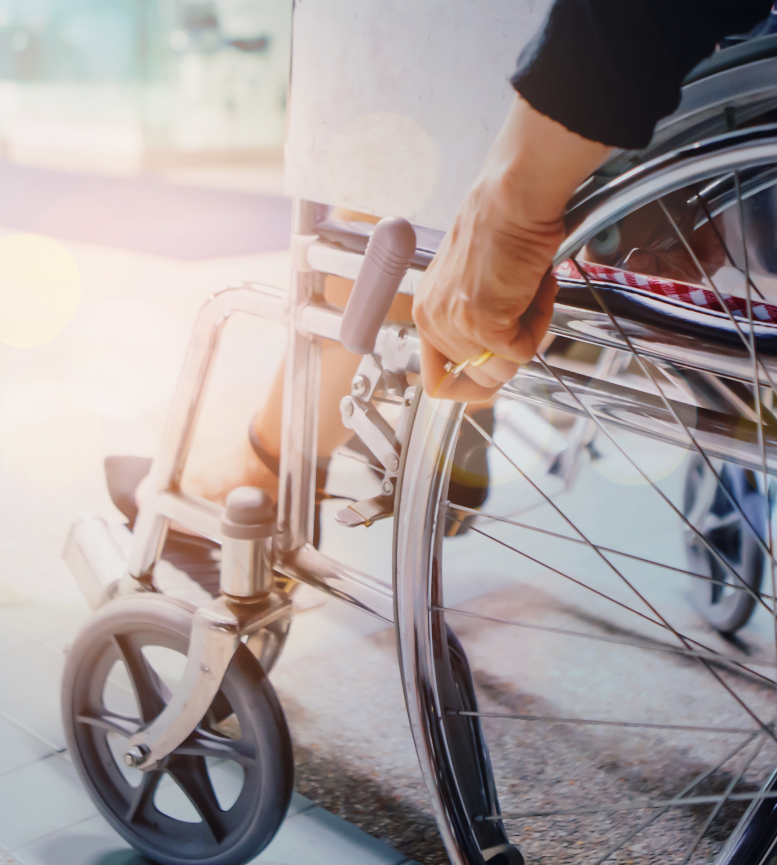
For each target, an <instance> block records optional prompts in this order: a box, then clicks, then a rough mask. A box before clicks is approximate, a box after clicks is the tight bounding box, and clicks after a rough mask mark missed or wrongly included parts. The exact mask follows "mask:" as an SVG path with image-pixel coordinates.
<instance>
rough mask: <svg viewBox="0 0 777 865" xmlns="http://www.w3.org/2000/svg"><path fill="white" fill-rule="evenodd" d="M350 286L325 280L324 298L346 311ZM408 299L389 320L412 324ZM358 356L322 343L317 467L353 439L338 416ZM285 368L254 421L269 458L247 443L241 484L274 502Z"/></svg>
mask: <svg viewBox="0 0 777 865" xmlns="http://www.w3.org/2000/svg"><path fill="white" fill-rule="evenodd" d="M352 287H353V282H352V281H351V280H347V279H342V278H340V277H332V276H330V277H327V280H326V286H325V297H326V300H327V302H328V303H330V304H332V305H333V306H338V307H344V306H345V304H346V303H347V302H348V297H349V295H350V293H351V289H352ZM412 303H413V302H412V298H411V297H409V296H408V295H399V296H398V297H397V298H396V299H395V300H394V303H393V304H392V305H391V309H390V310H389V315H388V318H389V320H390V321H408V322H409V321H411V311H412ZM361 359H362V358H361V356H360V355H357V354H352V353H351V352H349V351H347V350H346V349H345V348H343V346H342V345H340V343H338V342H330V341H329V340H326V341H325V342H324V345H323V347H322V351H321V389H320V392H319V409H318V450H317V453H318V458H319V465H322V464H323V463H325V461H326V460H327V459H328V458H329V457H330V456H331V455H332V453H333V452H334V451H335V450H336V449H337V448H338V447H340V445H343V444H345V442H346V441H348V439H349V438H350V437H351V436H352V435H353V433H352V432H351V430H348V429H346V428H345V427H344V426H343V423H342V420H341V418H340V400H341V399H342V398H343V397H344V396H347V395H348V394H349V393H350V392H351V381H352V379H353V377H354V374H355V373H356V369H357V367H358V366H359V363H360V361H361ZM284 371H285V367H284V365H283V364H281V367H280V369H279V370H278V372H277V374H276V376H275V381H274V382H273V386H272V388H271V389H270V393H269V395H268V398H267V401H266V402H265V404H264V407H263V408H262V409H261V411H259V413H258V414H257V415H256V416H255V417H254V420H253V422H252V423H253V434H254V436H255V440H258V442H259V443H260V445H261V448H262V449H263V450H264V451H266V452H267V454H268V455H269V457H270V459H269V460H266V462H263V461H262V459H261V458H260V457H259V456H257V454H256V452H255V450H254V448H253V447H251V446H250V444H249V448H248V450H249V452H248V453H247V459H246V480H245V483H247V484H251V485H253V486H260V487H262V489H265V490H267V492H269V493H270V494H271V495H272V496H273V497H274V498H275V497H276V496H277V489H278V478H277V475H276V474H274V472H273V469H275V467H276V466H275V465H272V466H268V465H267V464H266V463H267V462H270V463H276V462H277V459H278V455H279V454H280V449H281V411H282V406H283V377H284Z"/></svg>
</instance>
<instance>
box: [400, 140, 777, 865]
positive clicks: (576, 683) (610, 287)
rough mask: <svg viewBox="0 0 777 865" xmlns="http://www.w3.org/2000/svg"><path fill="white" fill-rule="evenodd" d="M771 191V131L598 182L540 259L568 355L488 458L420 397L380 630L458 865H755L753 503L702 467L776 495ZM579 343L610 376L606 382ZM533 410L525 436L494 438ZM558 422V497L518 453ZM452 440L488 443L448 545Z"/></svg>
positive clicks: (760, 812) (774, 624)
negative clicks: (732, 526) (705, 516)
mask: <svg viewBox="0 0 777 865" xmlns="http://www.w3.org/2000/svg"><path fill="white" fill-rule="evenodd" d="M775 190H777V129H775V128H768V129H767V128H761V129H758V130H751V131H749V132H746V133H742V134H741V135H733V136H730V137H726V138H724V139H721V140H719V141H715V142H709V143H705V144H702V145H699V146H696V147H694V148H689V149H688V150H687V151H684V152H680V153H675V154H671V155H670V156H667V157H665V158H662V159H660V160H657V161H656V162H655V163H652V164H649V165H647V166H645V167H644V169H640V170H637V171H635V172H633V173H632V174H631V175H629V176H627V177H625V178H622V179H620V180H616V181H614V182H613V183H612V184H611V185H610V186H609V187H605V188H604V189H603V190H601V191H599V192H596V193H594V195H593V196H592V198H591V199H590V200H588V201H587V202H584V204H583V205H581V212H579V213H578V214H577V222H578V226H579V227H578V228H577V229H576V230H575V231H573V232H572V234H571V235H570V238H569V241H568V242H567V244H566V246H565V247H564V249H563V250H562V252H561V254H560V257H559V260H558V264H559V265H560V266H561V265H562V262H563V261H567V264H566V265H564V266H561V267H560V269H559V270H558V271H557V273H558V279H559V283H560V291H559V295H558V302H557V312H556V315H555V316H554V323H553V325H552V328H551V329H552V330H553V331H555V332H556V333H557V334H558V335H559V336H560V337H561V338H557V340H556V341H555V342H554V343H553V344H551V345H550V346H549V348H547V350H546V351H545V353H544V354H543V355H542V356H538V357H537V358H535V360H534V362H532V363H531V364H529V365H527V367H526V368H524V369H523V370H521V371H519V373H518V375H517V377H516V379H515V380H514V381H513V382H511V383H509V384H508V385H506V386H505V387H504V388H503V389H502V391H501V393H500V395H499V400H500V402H501V403H502V408H500V405H499V404H498V405H497V410H496V415H497V417H498V418H500V417H501V418H505V417H510V416H511V415H510V411H509V410H507V409H509V408H510V406H513V405H516V404H517V405H519V406H520V411H519V412H514V413H513V414H514V416H515V417H517V418H518V421H517V422H516V421H513V422H512V426H510V424H506V423H505V424H501V425H500V423H497V427H496V430H495V432H494V434H493V436H492V435H489V434H488V433H487V431H485V430H483V429H482V428H479V427H478V426H477V423H476V421H474V420H473V419H472V418H471V417H470V416H469V415H467V414H465V413H464V411H463V407H462V406H460V405H455V404H453V403H450V402H445V401H436V400H434V399H431V398H429V397H427V396H425V395H419V396H418V398H417V401H416V405H415V410H414V411H415V415H414V419H413V421H412V426H411V429H410V433H409V437H408V441H407V444H406V446H405V448H404V452H403V465H402V467H401V484H400V486H399V489H398V492H397V496H398V499H397V510H396V521H395V584H396V585H395V604H396V628H397V639H398V647H399V652H400V656H401V667H402V674H403V682H404V687H405V696H406V700H407V705H408V713H409V717H410V722H411V729H412V731H413V735H414V738H415V742H416V749H417V751H418V755H419V759H420V762H421V766H422V770H423V773H424V777H425V780H426V784H427V787H428V790H429V793H430V798H431V802H432V806H433V808H434V810H435V815H436V818H437V821H438V825H439V827H440V831H441V834H442V837H443V841H444V843H445V845H446V849H447V851H448V853H449V856H450V859H451V861H452V863H454V865H483V863H485V862H487V863H490V865H508V863H516V862H520V861H521V856H523V857H524V858H525V860H526V861H527V863H529V865H531V863H534V862H553V863H554V865H555V863H565V862H570V863H572V862H574V863H575V865H578V863H590V865H602V863H605V862H608V863H623V865H632V863H639V865H642V863H655V862H662V863H672V865H686V863H702V862H705V863H706V862H713V861H714V862H717V863H721V865H723V863H726V865H729V863H731V865H764V863H766V862H767V861H769V860H770V857H771V856H772V855H773V851H774V849H775V846H776V845H777V780H775V778H777V775H775V768H776V767H777V681H776V679H777V676H776V675H775V671H776V668H777V657H776V654H775V646H776V641H777V615H775V601H774V570H775V557H774V553H773V549H774V547H773V539H772V537H771V531H770V520H769V519H768V502H767V501H766V498H765V496H762V495H760V494H759V495H757V497H755V498H752V499H751V500H748V501H747V502H746V506H743V502H744V501H745V499H746V498H747V497H746V496H745V497H743V495H740V493H742V492H743V491H742V490H738V489H737V490H735V489H733V487H732V485H731V484H730V483H726V480H725V478H723V477H721V476H720V474H719V471H720V467H721V465H722V464H723V463H724V462H725V463H726V464H727V465H732V466H735V467H736V468H735V471H736V472H738V473H739V474H740V475H741V471H748V472H751V474H752V475H753V476H754V477H756V478H757V480H758V485H759V486H760V489H767V488H768V484H767V480H768V476H769V475H770V474H774V473H775V472H777V417H776V416H775V414H774V413H773V409H777V403H775V401H774V382H775V381H777V363H776V362H775V360H776V359H777V275H776V274H775V272H774V268H772V266H771V264H770V263H769V262H770V261H772V260H773V258H774V257H773V256H772V257H770V254H769V253H770V247H771V246H775V247H777V234H775V233H774V232H773V231H771V226H772V225H773V224H774V220H773V219H772V214H773V213H777V209H775V208H774V204H775V201H776V200H777V199H775V196H776V195H777V193H776V192H775ZM759 214H760V215H759ZM575 216H576V215H575V214H572V215H571V219H574V218H575ZM572 259H573V261H570V260H572ZM697 266H698V268H699V270H698V272H697V273H696V275H695V276H694V272H693V268H694V267H697ZM724 278H725V279H724ZM725 280H728V282H725ZM724 282H725V289H721V287H720V286H721V285H723V284H724ZM759 292H761V293H762V294H759ZM662 335H664V336H662ZM663 338H666V340H667V342H666V344H661V343H660V342H659V340H660V339H663ZM584 343H588V345H587V346H586V345H584ZM581 346H582V348H585V349H586V350H585V351H583V350H582V349H581ZM597 347H599V348H601V347H607V348H610V349H615V350H616V351H617V352H621V353H623V360H624V362H623V363H619V364H615V365H613V364H611V363H608V364H606V365H602V364H599V362H598V361H596V359H595V358H596V349H597ZM589 349H590V351H589ZM590 356H593V358H594V359H593V360H590ZM586 358H588V359H586ZM605 367H606V368H605ZM616 367H617V369H619V370H621V372H619V373H618V374H617V378H613V376H612V374H611V371H612V369H614V368H616ZM504 406H507V409H505V410H503V408H504ZM532 411H537V412H539V414H537V417H538V421H537V424H536V426H535V427H534V428H532V429H531V430H526V434H525V435H522V434H521V432H522V431H521V430H520V429H518V434H514V433H515V430H516V428H517V427H516V423H518V424H519V425H520V423H528V421H527V418H529V417H530V416H531V413H532ZM564 414H566V415H567V416H568V417H570V418H584V419H586V420H587V422H589V423H590V425H591V428H592V429H593V430H594V431H595V434H596V437H595V440H594V441H593V443H592V446H591V447H582V448H580V449H579V451H580V454H579V458H580V460H581V464H580V467H579V470H578V472H577V475H576V480H575V482H574V486H573V487H572V488H571V489H568V490H561V491H560V485H559V482H558V477H557V476H554V474H553V470H552V468H550V470H549V465H548V464H547V463H543V459H542V454H541V453H539V451H538V450H537V449H536V448H533V447H530V446H529V444H527V442H531V441H537V440H538V438H539V432H540V431H542V430H543V429H545V428H546V427H547V420H548V418H558V417H560V416H562V415H564ZM462 424H468V425H470V426H471V427H473V428H474V429H476V430H479V432H480V434H481V435H482V436H483V437H484V440H485V441H486V442H487V444H488V447H489V454H488V459H489V468H490V472H489V473H490V476H491V480H492V486H491V491H490V494H489V497H488V499H487V500H486V501H485V503H484V505H483V507H482V508H481V509H479V510H475V509H470V511H471V513H470V516H471V518H472V519H471V522H470V524H469V531H468V532H467V533H466V534H461V533H458V534H455V535H453V536H451V535H452V533H451V532H449V531H446V528H447V526H448V523H449V522H450V520H451V519H456V520H460V519H461V513H462V512H464V513H466V512H467V508H465V507H463V506H462V505H461V503H457V502H455V501H451V500H449V492H448V489H449V478H450V475H451V469H452V465H451V464H452V461H453V459H454V454H455V449H456V441H457V438H458V436H459V431H460V429H461V426H462ZM543 424H544V426H543ZM569 427H570V425H569V424H567V425H566V428H569ZM591 438H592V437H591V436H588V438H587V439H586V440H587V441H590V440H591ZM540 450H541V449H540ZM689 460H701V461H702V463H703V464H704V466H705V470H706V471H710V472H713V473H716V472H717V473H718V477H717V481H718V484H719V487H720V489H721V490H722V492H721V495H722V496H723V497H725V498H726V501H727V503H728V507H729V508H730V510H731V512H735V513H736V514H737V518H738V526H739V530H740V532H742V533H744V534H746V535H747V538H748V541H747V542H748V543H749V544H750V545H751V547H752V548H753V549H757V550H758V552H759V554H760V555H761V556H762V557H763V561H764V562H765V580H764V583H765V585H764V587H763V591H762V592H760V593H759V592H758V591H755V590H754V589H755V586H754V585H753V584H752V581H751V583H750V584H749V583H748V581H747V580H746V579H743V578H742V574H741V573H740V572H739V570H738V568H739V566H740V565H741V561H740V562H736V561H735V560H734V559H735V558H736V557H734V556H728V557H727V556H725V555H723V554H722V553H721V549H720V548H719V547H716V544H715V543H713V542H711V541H710V538H709V537H708V536H707V534H705V529H704V526H703V525H701V524H698V525H697V524H695V523H694V520H695V517H694V516H692V515H691V514H688V515H686V508H687V505H688V502H687V501H684V496H685V478H686V470H687V466H688V461H689ZM556 463H558V461H556ZM740 470H741V471H740ZM741 477H745V476H744V475H741ZM753 492H756V491H755V490H754V491H753ZM751 506H752V507H751ZM759 508H760V510H759ZM689 533H690V535H692V536H693V538H694V542H696V543H698V544H699V545H700V546H701V547H703V548H704V550H705V555H707V556H709V557H710V559H711V560H714V561H715V563H716V567H719V568H720V571H721V572H722V573H725V575H726V580H725V588H726V592H727V593H728V592H731V593H735V592H739V593H744V594H745V595H746V596H747V597H748V599H749V601H748V605H749V604H750V603H752V606H753V608H754V610H755V612H754V614H753V617H752V619H751V621H750V623H749V624H748V626H747V628H745V629H744V630H742V632H741V633H740V634H739V635H738V638H737V639H736V640H731V639H727V638H726V637H725V635H722V634H720V633H719V632H718V631H717V630H715V629H713V628H711V627H710V625H709V623H708V622H707V621H706V620H705V618H704V617H703V616H700V615H699V612H698V610H697V609H696V608H695V607H694V604H693V602H692V598H691V597H690V593H689V591H688V585H689V577H690V578H691V579H692V580H696V581H700V582H702V583H704V582H706V583H707V584H708V585H710V586H712V585H714V584H715V581H716V579H717V573H718V572H717V571H715V572H714V573H710V572H705V570H704V569H700V570H698V571H695V570H693V569H692V568H691V567H690V566H689V562H688V561H687V559H686V538H687V536H688V534H689ZM519 850H520V852H519Z"/></svg>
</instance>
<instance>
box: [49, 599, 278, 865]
mask: <svg viewBox="0 0 777 865" xmlns="http://www.w3.org/2000/svg"><path fill="white" fill-rule="evenodd" d="M192 615H193V608H192V607H191V606H189V605H188V604H185V603H183V602H181V601H177V600H174V599H171V598H168V597H165V596H162V595H155V594H145V595H135V596H132V597H126V598H120V599H117V600H114V601H111V602H110V603H109V604H107V605H106V606H105V607H103V608H102V609H101V610H100V611H99V612H98V613H97V614H96V615H95V616H94V617H93V618H92V619H90V620H89V622H88V623H87V624H86V625H85V627H84V628H83V630H82V631H81V632H80V634H79V635H78V637H77V638H76V640H75V642H74V644H73V646H72V647H71V649H70V651H69V652H68V657H67V663H66V665H65V672H64V677H63V682H62V714H63V722H64V727H65V735H66V737H67V744H68V750H69V751H70V754H71V756H72V758H73V762H74V764H75V766H76V769H77V770H78V773H79V775H80V776H81V780H82V781H83V783H84V785H85V787H86V789H87V791H88V792H89V794H90V796H91V797H92V799H93V801H94V802H95V804H96V805H97V807H98V809H99V810H100V812H101V813H102V814H103V816H104V817H105V818H106V819H107V820H108V822H109V823H110V824H111V825H112V826H113V827H114V829H115V830H116V831H117V832H118V833H119V834H120V835H122V836H123V837H124V838H125V839H126V840H127V842H128V843H130V844H131V845H132V846H133V847H134V848H135V849H137V850H138V851H139V852H140V853H142V854H143V855H145V856H147V857H148V858H149V859H150V860H152V861H153V862H159V863H162V865H191V863H198V865H242V863H244V862H247V861H248V860H250V859H252V858H253V857H254V856H256V855H257V854H258V853H259V852H260V851H261V850H262V849H263V848H264V847H266V846H267V844H269V843H270V841H271V840H272V838H273V836H274V835H275V833H276V831H277V830H278V828H279V826H280V824H281V821H282V820H283V818H284V816H285V814H286V810H287V808H288V805H289V801H290V798H291V791H292V783H293V759H292V750H291V739H290V736H289V731H288V728H287V726H286V721H285V718H284V716H283V711H282V709H281V707H280V704H279V702H278V699H277V697H276V695H275V692H274V690H273V688H272V686H271V685H270V683H269V681H268V679H267V678H266V676H265V674H264V672H263V671H262V668H261V667H260V666H259V663H258V662H257V661H256V659H255V658H254V657H253V655H252V654H251V653H250V652H249V651H248V649H247V648H246V647H245V646H242V645H241V646H240V647H239V649H238V651H237V653H236V654H235V656H234V658H233V659H232V662H231V663H230V666H229V668H228V670H227V673H226V675H225V677H224V681H223V684H222V687H221V689H220V690H219V692H218V694H217V695H216V698H215V699H214V701H213V703H212V705H211V708H210V709H209V711H208V714H207V715H206V716H205V718H203V720H202V722H201V723H200V724H199V726H198V727H197V729H196V730H195V732H194V733H193V734H192V735H191V736H190V737H189V738H188V739H186V741H184V742H183V743H182V744H181V745H180V746H179V747H178V748H176V749H175V751H173V753H172V754H171V755H170V756H169V757H167V758H166V759H165V760H164V761H163V762H162V763H161V764H160V766H159V768H158V769H154V770H150V771H148V772H145V773H144V772H141V771H140V770H138V769H130V768H128V767H127V766H125V765H124V762H123V759H122V758H123V754H124V749H125V745H126V742H127V739H129V737H131V736H132V735H134V733H135V732H136V731H137V730H138V729H139V728H140V727H141V726H147V725H148V724H149V723H150V722H151V721H153V719H154V718H155V717H156V716H157V715H158V714H159V713H160V712H161V711H162V709H163V708H164V706H165V704H166V702H167V700H168V699H169V697H170V694H171V690H172V688H174V687H175V683H176V681H177V680H178V679H179V678H180V676H181V674H182V672H183V667H184V663H185V660H186V651H187V647H188V643H189V634H190V631H191V625H192Z"/></svg>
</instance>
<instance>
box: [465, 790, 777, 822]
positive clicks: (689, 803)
mask: <svg viewBox="0 0 777 865" xmlns="http://www.w3.org/2000/svg"><path fill="white" fill-rule="evenodd" d="M763 799H777V791H774V790H771V791H766V792H765V793H732V794H730V795H727V794H725V793H723V794H719V795H717V796H714V795H713V796H683V797H682V798H679V799H663V800H662V799H658V800H656V801H647V802H613V803H612V804H610V805H589V806H585V807H583V808H554V809H549V810H542V811H514V812H509V813H501V814H484V815H483V816H481V817H478V818H477V819H478V820H483V821H489V822H492V821H493V822H498V821H500V820H525V819H527V818H529V817H571V816H574V815H576V814H614V813H616V812H618V811H652V810H655V809H660V808H691V807H694V806H697V805H718V804H725V802H758V801H761V800H763Z"/></svg>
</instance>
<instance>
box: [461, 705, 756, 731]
mask: <svg viewBox="0 0 777 865" xmlns="http://www.w3.org/2000/svg"><path fill="white" fill-rule="evenodd" d="M449 714H452V715H464V716H466V717H468V718H501V719H503V720H508V721H539V722H541V723H543V724H583V725H590V726H593V727H597V726H599V727H626V728H628V727H635V728H640V729H648V730H679V731H683V732H686V733H688V732H696V733H736V734H739V735H743V736H750V735H752V734H753V733H754V732H755V733H758V732H759V731H758V730H752V729H750V730H745V729H742V728H741V727H710V726H704V725H693V724H651V723H648V722H646V721H645V722H643V721H609V720H606V719H602V718H560V717H557V716H555V715H519V714H514V713H512V712H467V711H464V710H463V709H459V710H456V711H453V710H451V711H450V712H449Z"/></svg>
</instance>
